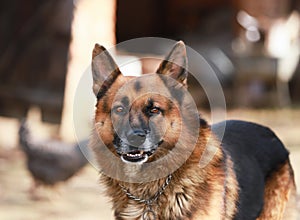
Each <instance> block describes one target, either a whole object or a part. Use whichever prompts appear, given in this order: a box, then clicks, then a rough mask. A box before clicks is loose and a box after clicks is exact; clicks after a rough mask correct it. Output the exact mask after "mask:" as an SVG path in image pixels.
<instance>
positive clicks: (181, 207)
mask: <svg viewBox="0 0 300 220" xmlns="http://www.w3.org/2000/svg"><path fill="white" fill-rule="evenodd" d="M188 209H189V202H188V199H187V197H186V195H184V194H182V193H174V194H173V195H172V196H170V197H168V199H167V200H163V201H158V202H157V203H155V204H153V205H152V206H147V205H145V204H139V203H137V202H135V201H132V200H130V201H128V204H127V205H126V207H125V208H123V209H122V210H121V211H119V212H117V213H118V217H121V218H122V219H124V220H143V219H151V220H152V219H156V220H160V219H178V218H180V219H182V220H185V219H188V218H186V217H184V216H186V215H185V213H186V211H187V210H188ZM149 210H150V211H149ZM143 216H144V218H143ZM154 216H155V218H154Z"/></svg>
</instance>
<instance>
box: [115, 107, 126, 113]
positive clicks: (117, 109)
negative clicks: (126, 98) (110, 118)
mask: <svg viewBox="0 0 300 220" xmlns="http://www.w3.org/2000/svg"><path fill="white" fill-rule="evenodd" d="M114 112H115V113H117V114H122V113H124V112H125V108H124V107H123V106H117V107H115V108H114Z"/></svg>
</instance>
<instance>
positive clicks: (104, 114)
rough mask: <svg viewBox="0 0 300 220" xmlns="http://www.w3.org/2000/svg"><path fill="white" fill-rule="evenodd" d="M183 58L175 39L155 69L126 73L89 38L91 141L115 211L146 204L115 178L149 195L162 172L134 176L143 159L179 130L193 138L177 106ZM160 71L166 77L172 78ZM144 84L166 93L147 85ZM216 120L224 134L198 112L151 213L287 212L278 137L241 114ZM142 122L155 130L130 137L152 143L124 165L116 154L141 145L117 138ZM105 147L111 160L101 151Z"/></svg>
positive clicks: (136, 215)
mask: <svg viewBox="0 0 300 220" xmlns="http://www.w3.org/2000/svg"><path fill="white" fill-rule="evenodd" d="M186 64H187V58H186V50H185V45H184V44H183V42H178V43H177V44H176V45H175V46H174V48H173V49H172V51H171V52H170V54H169V55H168V56H167V57H166V59H165V60H164V61H163V62H162V63H161V65H160V66H159V68H158V70H157V71H156V74H150V75H149V76H147V75H144V76H141V77H125V76H123V75H122V74H121V72H120V70H119V68H118V67H117V65H116V64H115V62H114V61H113V59H112V58H111V56H110V55H109V53H108V51H106V49H105V48H104V47H102V46H99V45H97V44H96V45H95V48H94V51H93V61H92V72H93V79H94V85H93V90H94V93H95V95H96V97H97V105H96V114H95V129H94V132H93V136H92V138H91V143H90V145H91V147H92V148H93V150H94V152H95V155H96V158H97V161H98V163H99V166H100V168H101V169H103V170H105V172H103V173H102V175H101V181H102V183H103V184H104V185H105V186H106V193H107V195H108V196H109V197H110V198H111V200H112V204H113V209H114V215H115V218H116V219H119V220H121V219H124V220H127V219H142V214H143V212H144V211H145V208H146V205H145V204H144V203H138V202H136V201H133V200H132V199H130V198H128V197H127V195H126V194H125V193H124V191H123V190H122V188H121V186H120V185H122V186H123V187H125V188H126V189H128V191H130V193H132V194H133V195H135V196H137V197H139V198H150V197H152V196H153V195H154V194H155V193H156V192H157V191H158V190H159V189H160V187H161V186H162V185H163V184H164V182H165V179H166V178H167V177H162V178H159V179H157V180H152V181H150V182H139V181H138V180H136V179H135V176H136V175H139V176H144V177H145V178H146V177H147V175H149V171H148V170H147V168H146V165H147V164H148V163H151V162H153V161H157V160H159V159H160V158H162V157H165V156H167V155H168V154H169V152H171V151H172V149H173V148H174V146H175V145H176V143H177V141H178V139H179V136H180V134H184V135H183V137H184V139H185V141H186V143H189V140H191V139H193V137H192V136H193V135H194V133H193V131H192V130H191V129H190V128H189V124H187V122H186V121H185V120H183V119H182V117H181V112H182V111H189V109H190V108H189V103H188V101H186V100H187V99H188V98H187V97H186V94H187V93H186V87H187V82H186V79H187V72H186V70H185V66H186ZM162 76H167V77H170V78H172V79H174V80H175V81H176V83H174V82H173V81H172V80H171V82H169V81H168V80H166V78H164V77H162ZM123 88H126V89H123ZM122 89H123V90H124V91H123V90H122ZM151 89H152V90H153V91H158V93H164V94H168V95H169V96H170V97H169V98H168V97H166V96H162V95H160V94H158V93H154V92H153V93H151V91H152V90H151ZM172 96H173V98H172ZM126 109H127V110H126ZM162 121H163V123H162ZM223 123H226V129H225V133H224V137H223V135H222V126H223V124H222V123H220V124H216V125H213V126H210V125H208V124H207V123H206V122H205V120H204V119H202V118H200V117H199V125H200V129H199V130H198V131H196V132H197V135H198V137H197V138H196V144H195V147H194V148H193V149H192V152H191V155H190V156H189V157H188V158H187V160H186V161H185V162H184V163H183V164H182V165H181V166H180V167H179V168H178V169H176V170H175V171H173V172H172V173H171V175H172V180H171V182H170V184H169V185H168V187H167V188H166V189H165V191H164V192H163V194H162V195H161V196H160V197H159V198H158V199H157V202H156V204H155V205H154V206H153V209H154V211H155V213H156V215H157V218H158V219H160V220H175V219H182V220H184V219H193V220H196V219H201V220H202V219H205V220H209V219H243V220H244V219H268V220H269V219H274V220H275V219H288V217H290V219H293V217H295V216H293V213H292V211H291V210H292V209H291V208H292V205H293V204H292V202H293V198H294V193H295V185H294V178H293V171H292V168H291V166H290V162H289V158H288V152H287V150H286V149H285V148H284V146H283V144H282V143H281V141H280V140H279V139H278V138H277V137H276V136H275V134H274V133H273V132H272V131H270V130H269V129H268V128H266V127H263V126H260V125H257V124H253V123H248V122H242V121H227V122H223ZM147 129H148V131H149V133H151V132H152V130H155V132H156V133H155V135H152V136H151V137H148V136H147V135H148V133H147V134H146V133H145V134H141V135H140V136H142V137H143V138H142V139H136V140H134V141H140V142H143V141H144V140H145V138H146V139H147V138H149V140H147V141H148V142H150V143H152V142H153V143H154V142H155V143H154V144H153V146H150V145H149V146H148V145H147V146H146V145H145V149H146V150H148V151H149V156H146V159H147V160H146V162H144V163H143V164H138V165H136V166H133V165H132V164H131V165H128V164H127V163H126V160H127V159H128V158H127V159H126V157H125V156H123V160H121V159H120V157H122V156H121V155H124V154H126V153H128V152H131V151H133V149H135V151H138V150H140V149H138V148H139V146H131V145H130V144H128V143H127V142H126V141H127V140H125V142H126V143H125V144H124V140H123V139H124V138H125V139H126V138H129V137H131V136H132V132H133V133H134V132H143V131H144V130H147ZM134 134H135V133H134ZM158 140H159V141H158ZM145 141H146V140H145ZM128 142H130V140H129V141H128ZM132 143H135V142H132ZM133 145H134V144H133ZM141 146H144V145H141ZM189 147H190V146H187V145H185V146H182V145H181V146H179V150H178V152H177V154H176V153H174V155H173V156H172V158H170V159H169V162H168V163H166V164H164V166H166V167H167V168H168V166H175V165H176V164H177V163H176V162H177V160H179V159H180V157H181V154H180V152H184V151H185V150H188V149H190V148H189ZM145 149H143V151H144V150H145ZM143 151H138V152H143ZM150 151H151V152H150ZM209 151H215V154H214V156H213V157H212V159H211V161H210V162H209V163H208V164H207V165H206V166H200V165H199V163H200V159H201V157H202V156H203V157H205V152H209ZM111 154H112V155H114V156H113V157H114V158H115V160H111V159H108V158H111ZM141 154H142V153H141ZM124 157H125V159H124ZM131 159H132V158H129V159H128V160H131ZM133 159H135V158H133ZM124 161H125V162H124ZM120 167H121V168H120ZM128 167H129V168H128ZM157 169H158V170H157V172H158V173H159V172H160V170H159V168H157ZM107 170H109V171H112V172H115V175H117V176H123V177H124V176H125V177H126V176H128V177H129V179H132V180H134V181H132V182H130V181H128V182H127V181H123V180H120V179H117V178H112V177H110V176H109V175H107ZM151 172H154V173H155V172H156V171H155V170H152V171H151ZM121 179H122V178H121ZM286 210H289V211H286ZM287 212H288V213H287ZM288 215H289V216H288ZM284 216H285V217H284Z"/></svg>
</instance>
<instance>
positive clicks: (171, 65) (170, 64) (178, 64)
mask: <svg viewBox="0 0 300 220" xmlns="http://www.w3.org/2000/svg"><path fill="white" fill-rule="evenodd" d="M156 72H157V73H158V74H163V75H167V76H170V77H172V78H173V79H176V80H177V81H178V82H180V83H182V84H183V85H184V86H186V84H187V76H188V72H187V56H186V48H185V44H184V43H183V42H182V41H178V42H177V43H176V44H175V45H174V47H173V49H172V50H171V52H170V53H169V55H168V56H167V57H166V58H165V60H164V61H162V62H161V64H160V65H159V67H158V69H157V71H156Z"/></svg>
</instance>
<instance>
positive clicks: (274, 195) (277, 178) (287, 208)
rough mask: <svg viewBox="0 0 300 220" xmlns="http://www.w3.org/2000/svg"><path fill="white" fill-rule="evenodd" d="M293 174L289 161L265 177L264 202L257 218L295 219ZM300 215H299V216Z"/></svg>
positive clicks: (259, 219)
mask: <svg viewBox="0 0 300 220" xmlns="http://www.w3.org/2000/svg"><path fill="white" fill-rule="evenodd" d="M293 177H294V175H293V171H292V169H291V165H290V162H289V161H286V162H285V163H284V164H283V165H282V166H281V168H280V169H278V170H277V171H275V172H274V173H273V174H271V176H270V177H269V178H268V179H267V182H266V187H265V196H264V197H265V199H264V200H265V204H264V208H263V210H262V213H261V215H260V217H259V218H258V219H257V220H280V219H284V220H296V219H297V218H296V217H297V216H296V215H297V213H296V212H297V210H296V196H295V195H296V194H295V182H294V178H293ZM299 217H300V216H299Z"/></svg>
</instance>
